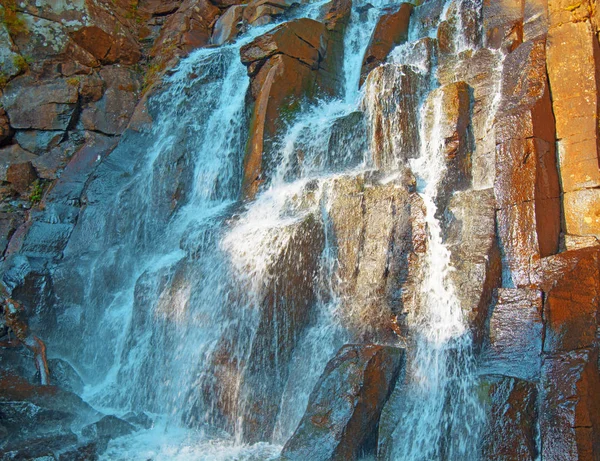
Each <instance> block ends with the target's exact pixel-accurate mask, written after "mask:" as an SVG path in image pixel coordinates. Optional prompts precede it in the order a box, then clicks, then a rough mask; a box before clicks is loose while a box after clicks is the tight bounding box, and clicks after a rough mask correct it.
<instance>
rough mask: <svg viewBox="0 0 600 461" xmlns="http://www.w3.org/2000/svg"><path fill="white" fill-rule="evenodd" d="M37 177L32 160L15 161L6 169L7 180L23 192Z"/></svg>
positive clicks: (18, 190)
mask: <svg viewBox="0 0 600 461" xmlns="http://www.w3.org/2000/svg"><path fill="white" fill-rule="evenodd" d="M36 179H37V173H36V172H35V168H33V165H32V164H31V162H23V163H13V164H11V165H9V167H8V168H7V170H6V181H8V182H9V183H10V185H11V186H12V188H13V189H14V190H16V191H17V192H19V193H20V194H23V193H25V192H27V190H28V189H29V187H30V186H31V185H32V184H33V182H34V181H35V180H36Z"/></svg>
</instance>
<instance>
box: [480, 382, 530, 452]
mask: <svg viewBox="0 0 600 461" xmlns="http://www.w3.org/2000/svg"><path fill="white" fill-rule="evenodd" d="M480 393H481V394H483V395H482V397H483V399H484V408H485V411H486V419H487V423H486V424H485V426H484V429H483V434H482V437H481V460H482V461H488V460H489V461H513V460H519V461H520V460H523V461H533V460H535V459H538V452H537V451H538V450H537V441H536V439H537V431H536V424H537V417H538V414H537V402H536V400H537V395H538V390H537V386H536V385H535V384H534V383H531V382H528V381H523V380H520V379H515V378H509V377H504V376H486V377H482V378H481V382H480Z"/></svg>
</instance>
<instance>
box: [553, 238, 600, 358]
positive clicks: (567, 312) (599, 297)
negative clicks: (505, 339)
mask: <svg viewBox="0 0 600 461" xmlns="http://www.w3.org/2000/svg"><path fill="white" fill-rule="evenodd" d="M554 259H560V260H561V261H560V262H559V261H552V262H548V263H547V264H545V269H546V270H545V271H544V272H545V277H544V280H545V281H546V283H548V282H550V281H551V280H552V279H554V283H553V285H552V287H551V288H550V289H548V290H547V293H546V299H545V303H544V318H545V321H546V335H545V341H544V351H545V352H547V353H555V352H564V351H570V350H574V349H583V348H586V347H591V346H593V345H594V344H596V341H597V339H596V332H597V328H598V316H599V314H600V249H589V250H583V251H574V252H565V253H561V254H560V255H557V256H555V257H554ZM558 264H560V265H561V266H562V267H561V269H560V270H559V271H550V270H549V269H550V268H551V267H557V265H558Z"/></svg>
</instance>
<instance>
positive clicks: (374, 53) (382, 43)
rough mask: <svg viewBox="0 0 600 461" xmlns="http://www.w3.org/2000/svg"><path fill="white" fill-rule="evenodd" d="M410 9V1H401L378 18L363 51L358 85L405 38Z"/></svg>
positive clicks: (360, 84) (406, 36)
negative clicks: (392, 9)
mask: <svg viewBox="0 0 600 461" xmlns="http://www.w3.org/2000/svg"><path fill="white" fill-rule="evenodd" d="M412 9H413V5H412V4H411V3H402V4H401V5H400V7H399V8H398V10H397V11H395V12H389V13H387V14H384V15H382V16H381V17H380V18H379V21H378V22H377V25H376V26H375V29H374V30H373V34H372V35H371V40H370V42H369V45H368V46H367V50H366V51H365V57H364V58H363V63H362V68H361V72H360V83H359V86H362V84H363V83H364V81H365V79H366V78H367V75H368V74H369V72H371V71H372V70H373V69H374V68H375V67H377V66H378V65H380V64H381V63H382V62H384V61H385V59H386V58H387V56H388V54H389V53H390V51H392V49H393V48H394V47H395V46H398V45H400V44H401V43H403V42H405V41H406V40H407V38H408V26H409V21H410V14H411V12H412Z"/></svg>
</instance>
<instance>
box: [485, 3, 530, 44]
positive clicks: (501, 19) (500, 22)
mask: <svg viewBox="0 0 600 461" xmlns="http://www.w3.org/2000/svg"><path fill="white" fill-rule="evenodd" d="M529 3H531V2H529ZM483 29H484V33H485V45H486V46H487V47H488V48H499V49H502V50H503V51H505V52H507V53H510V52H511V51H513V50H514V49H515V48H516V47H517V46H519V45H520V44H521V43H523V1H522V0H498V1H495V2H484V3H483Z"/></svg>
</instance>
